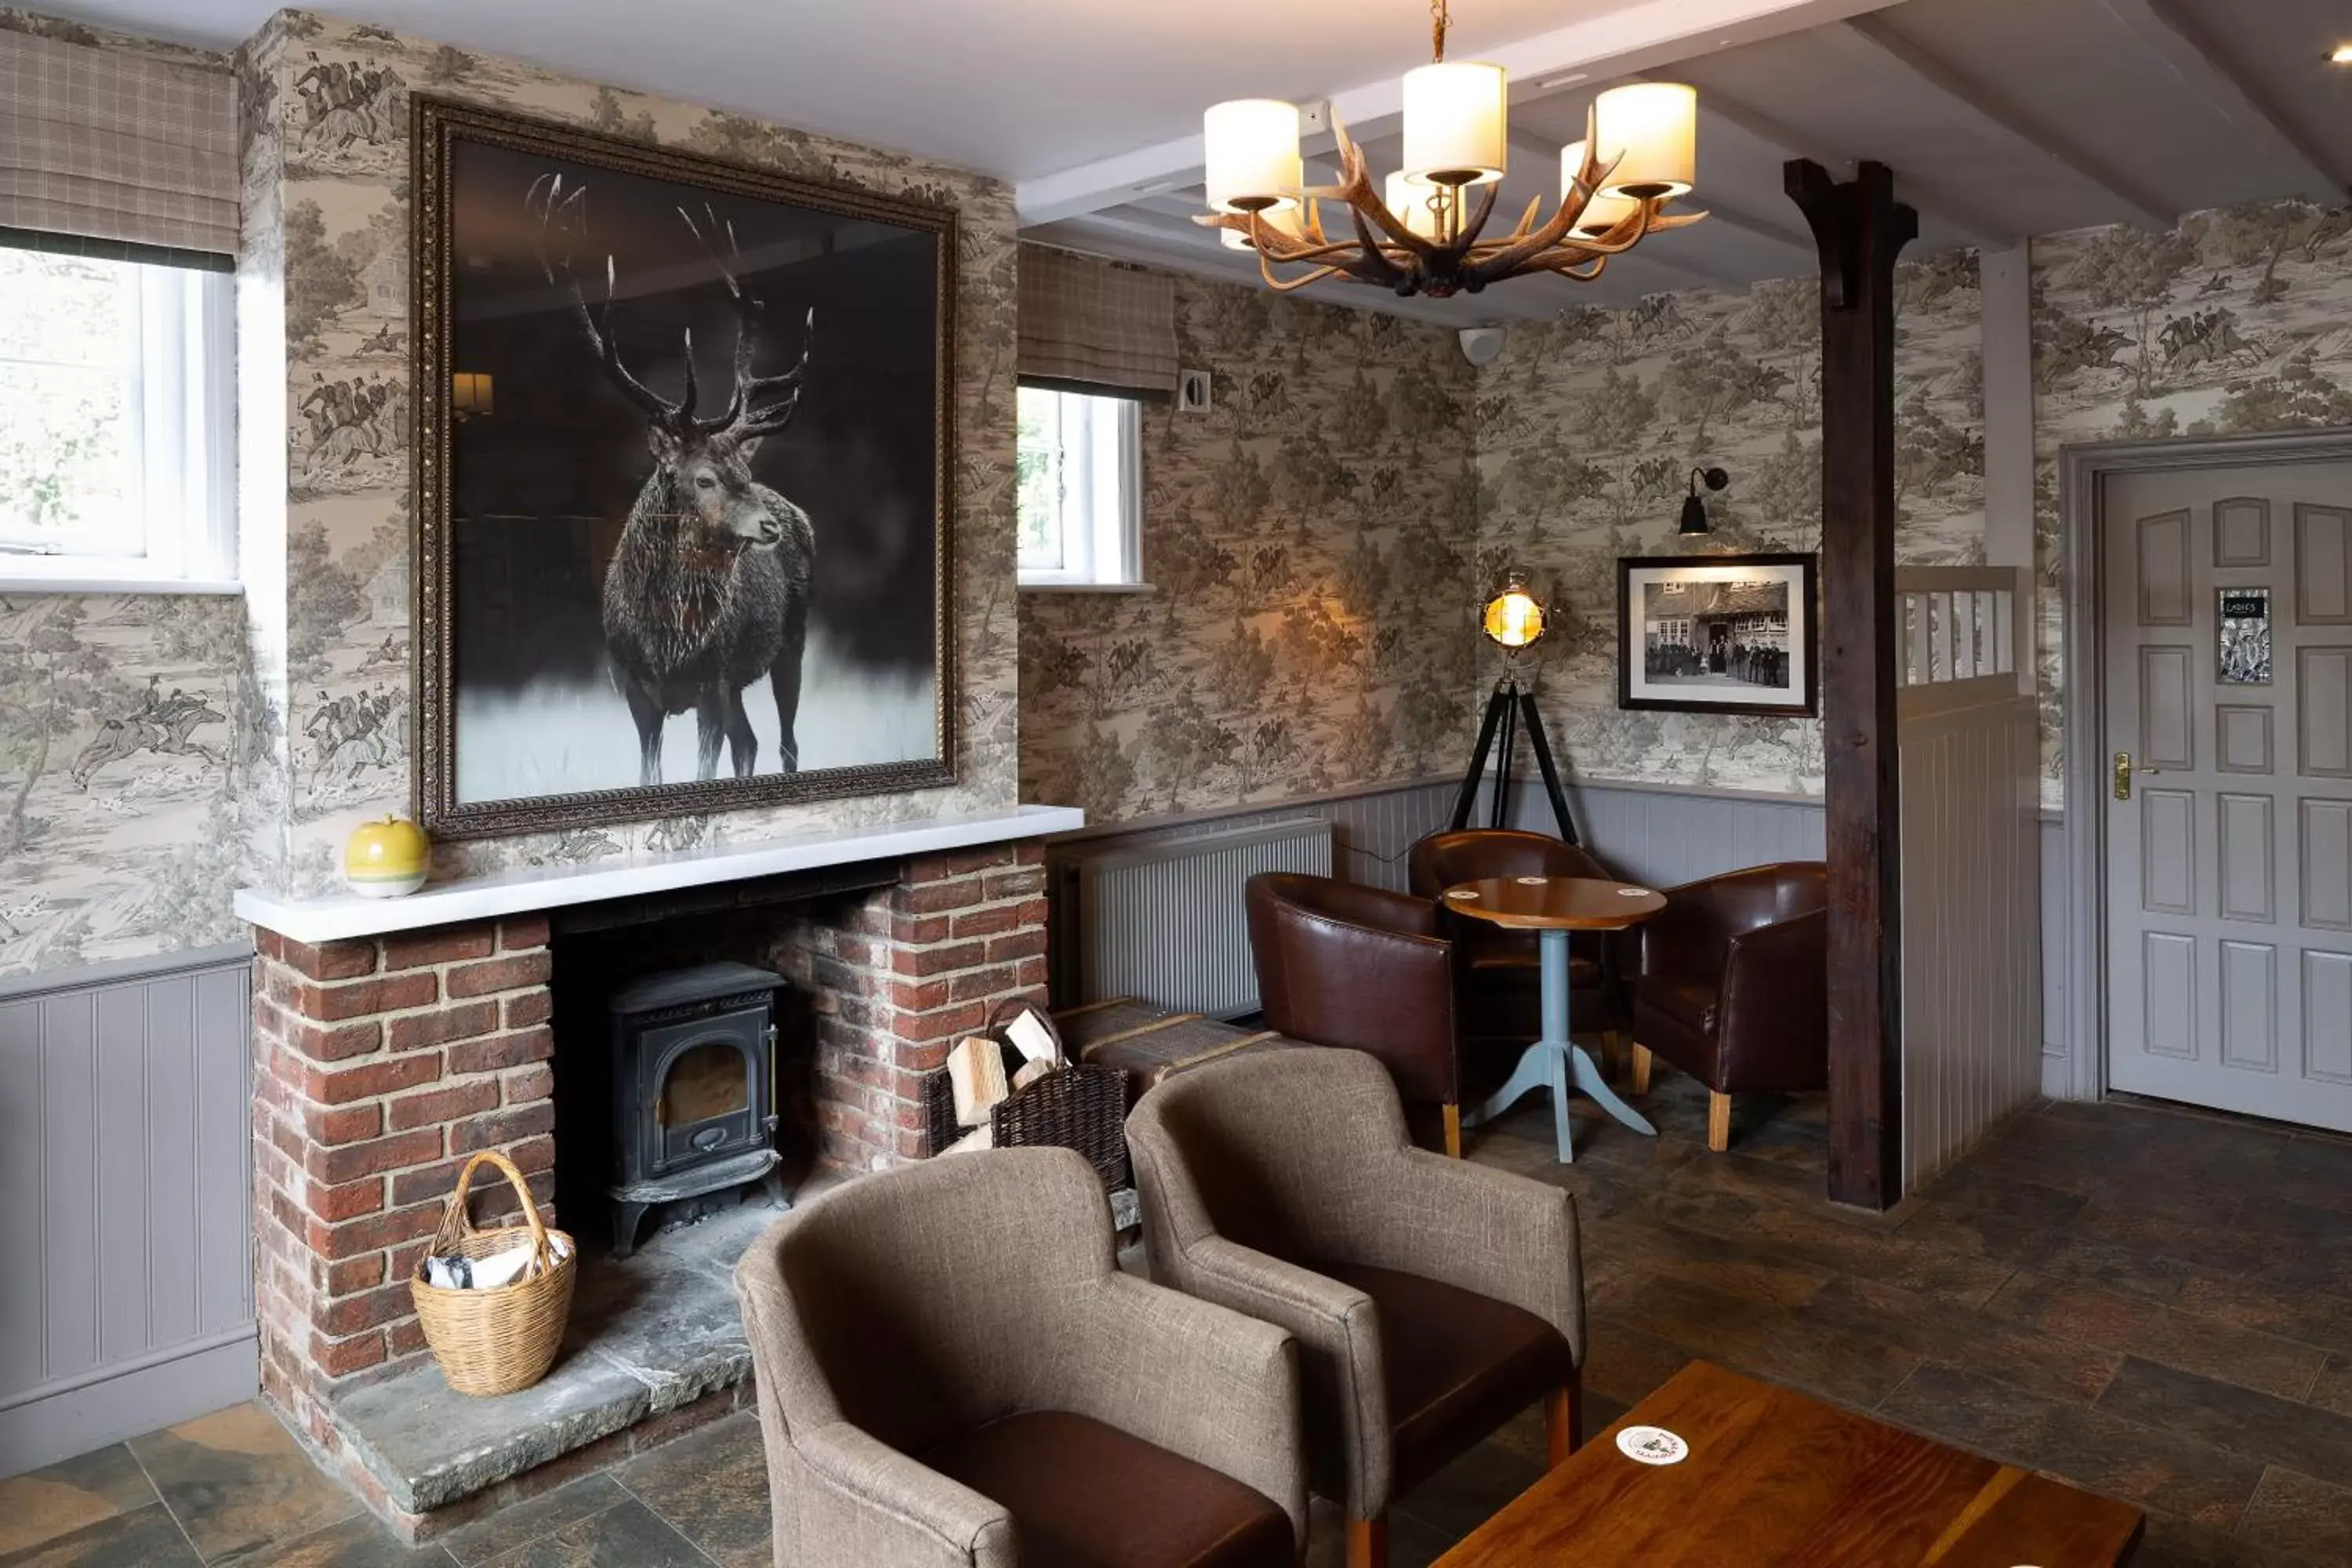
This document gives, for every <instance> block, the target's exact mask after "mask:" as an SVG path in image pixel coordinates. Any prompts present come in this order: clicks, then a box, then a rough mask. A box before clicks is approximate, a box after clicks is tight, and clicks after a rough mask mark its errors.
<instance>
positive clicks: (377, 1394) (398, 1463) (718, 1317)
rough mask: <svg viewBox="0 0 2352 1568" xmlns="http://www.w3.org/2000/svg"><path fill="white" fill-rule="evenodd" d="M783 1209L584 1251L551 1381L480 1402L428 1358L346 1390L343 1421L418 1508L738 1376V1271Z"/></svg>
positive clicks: (356, 1450)
mask: <svg viewBox="0 0 2352 1568" xmlns="http://www.w3.org/2000/svg"><path fill="white" fill-rule="evenodd" d="M802 1195H803V1196H806V1195H809V1194H808V1193H807V1192H806V1191H805V1190H804V1191H803V1194H802ZM775 1218H776V1211H775V1210H773V1209H771V1208H768V1207H767V1206H765V1205H762V1204H761V1203H758V1202H753V1203H751V1204H747V1205H744V1206H742V1207H740V1208H737V1209H730V1210H728V1211H726V1212H724V1213H721V1214H718V1215H711V1216H710V1217H709V1218H707V1219H705V1220H703V1221H702V1222H701V1223H699V1224H698V1225H693V1226H685V1227H682V1228H680V1229H677V1230H671V1231H666V1232H663V1233H662V1234H660V1235H658V1236H656V1237H651V1238H649V1239H648V1240H647V1241H646V1245H645V1246H643V1247H640V1248H639V1249H638V1251H637V1253H636V1255H635V1257H633V1258H627V1259H625V1260H624V1259H616V1258H610V1257H606V1256H604V1255H602V1254H599V1253H597V1252H594V1251H593V1250H592V1251H589V1252H587V1253H584V1254H583V1257H582V1258H581V1277H580V1283H579V1286H578V1289H576V1290H575V1291H574V1293H573V1296H572V1321H571V1325H570V1328H569V1329H568V1330H567V1331H566V1332H565V1335H564V1349H563V1354H562V1357H561V1358H560V1359H559V1360H558V1361H557V1362H556V1363H555V1367H554V1369H553V1370H552V1371H551V1372H550V1373H548V1375H547V1376H546V1378H545V1379H544V1380H542V1381H541V1382H540V1383H538V1384H534V1385H533V1386H531V1387H530V1388H527V1389H524V1390H523V1391H522V1392H520V1394H501V1395H499V1396H498V1397H496V1398H491V1399H477V1398H473V1397H471V1396H469V1395H467V1394H457V1393H453V1392H452V1391H451V1390H450V1388H449V1385H448V1384H446V1382H444V1381H443V1380H442V1376H441V1369H440V1368H439V1367H438V1366H436V1365H433V1364H431V1363H427V1364H426V1365H425V1367H423V1368H422V1369H421V1370H418V1371H416V1372H412V1373H405V1374H404V1375H402V1376H400V1377H396V1378H393V1379H391V1380H389V1381H387V1382H383V1383H377V1384H368V1385H367V1386H365V1387H362V1388H357V1389H353V1390H352V1391H351V1392H350V1393H348V1394H343V1395H341V1396H340V1397H338V1398H337V1399H336V1400H335V1401H334V1402H333V1405H332V1406H331V1413H332V1415H333V1419H334V1423H335V1427H336V1430H337V1431H338V1432H339V1433H340V1434H341V1437H342V1440H343V1442H344V1444H345V1446H346V1447H348V1448H349V1449H350V1450H351V1452H352V1455H353V1456H354V1457H355V1458H357V1459H358V1460H359V1462H360V1463H361V1464H362V1465H364V1466H365V1467H366V1468H367V1469H368V1471H369V1473H371V1474H372V1475H373V1476H374V1477H375V1479H377V1480H379V1481H380V1482H382V1483H383V1489H384V1491H385V1493H386V1494H387V1495H388V1496H389V1497H390V1498H391V1499H392V1500H393V1502H394V1504H395V1505H396V1506H397V1507H399V1508H400V1509H402V1510H404V1511H406V1512H409V1513H419V1514H421V1513H427V1512H430V1511H432V1510H435V1509H440V1508H446V1507H448V1506H449V1505H450V1504H451V1503H454V1502H457V1501H459V1500H462V1499H465V1498H467V1497H471V1496H472V1495H473V1494H475V1493H476V1492H478V1491H482V1490H484V1489H488V1488H489V1487H491V1486H494V1485H496V1484H497V1483H498V1482H499V1481H502V1480H505V1479H508V1478H509V1477H511V1476H518V1475H520V1474H522V1473H523V1472H525V1471H527V1470H531V1469H536V1468H539V1467H540V1466H541V1465H544V1464H546V1463H548V1462H549V1461H550V1460H552V1459H555V1458H561V1457H562V1455H565V1454H568V1453H570V1452H572V1450H573V1449H575V1448H581V1447H586V1446H587V1445H588V1444H590V1443H593V1442H594V1441H596V1440H597V1439H598V1438H600V1437H606V1436H611V1435H612V1434H614V1433H615V1432H621V1431H625V1430H627V1429H628V1428H629V1427H631V1426H635V1425H637V1424H638V1423H639V1422H641V1421H646V1420H648V1419H650V1418H652V1417H654V1416H656V1415H664V1414H667V1412H669V1411H672V1410H676V1409H677V1408H679V1407H680V1406H682V1405H688V1404H691V1403H692V1402H693V1401H694V1400H696V1399H698V1398H699V1397H701V1396H702V1395H704V1394H709V1393H711V1392H712V1391H713V1390H716V1389H722V1388H729V1387H732V1386H733V1385H735V1384H740V1383H742V1382H744V1381H745V1380H747V1379H748V1378H750V1377H751V1346H750V1345H749V1344H748V1343H747V1342H745V1340H744V1337H743V1320H742V1314H741V1311H740V1309H739V1308H738V1307H737V1306H736V1302H735V1289H734V1282H733V1279H732V1278H731V1271H732V1270H733V1268H734V1267H735V1262H736V1259H738V1258H740V1257H741V1256H742V1255H743V1251H744V1249H745V1248H746V1247H750V1246H751V1242H752V1240H753V1238H754V1237H757V1236H758V1235H759V1234H760V1233H761V1231H762V1230H764V1229H766V1228H767V1227H768V1226H769V1225H770V1224H771V1223H772V1222H773V1221H774V1220H775Z"/></svg>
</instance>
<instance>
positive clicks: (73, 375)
mask: <svg viewBox="0 0 2352 1568" xmlns="http://www.w3.org/2000/svg"><path fill="white" fill-rule="evenodd" d="M0 300H6V301H7V302H8V303H7V308H6V309H5V310H0V581H5V582H6V583H9V584H14V585H16V586H19V587H25V586H33V587H39V586H51V585H54V586H58V587H68V586H85V585H88V586H100V587H119V586H141V585H146V584H155V585H157V586H166V585H202V586H206V587H217V586H223V585H226V580H228V579H230V578H232V577H234V576H235V569H234V564H233V563H234V561H235V548H234V530H235V515H236V514H235V510H234V504H233V503H234V493H233V485H234V480H235V472H236V470H235V466H234V457H235V454H234V448H233V441H234V424H233V420H232V417H231V414H232V409H233V406H234V403H233V398H234V388H233V386H232V384H231V383H230V374H231V361H230V343H231V342H232V339H231V335H230V334H231V332H232V331H233V330H234V322H233V320H232V317H231V309H232V305H231V282H230V279H229V277H228V275H227V274H226V273H225V272H216V271H208V270H204V269H200V268H187V267H173V266H166V265H162V264H159V263H152V262H142V261H130V260H120V259H114V258H105V257H97V256H88V255H72V254H63V253H58V252H53V251H48V250H27V249H18V248H15V247H0Z"/></svg>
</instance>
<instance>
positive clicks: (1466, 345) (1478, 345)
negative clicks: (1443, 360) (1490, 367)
mask: <svg viewBox="0 0 2352 1568" xmlns="http://www.w3.org/2000/svg"><path fill="white" fill-rule="evenodd" d="M1461 337H1462V357H1463V358H1464V359H1466V360H1468V361H1469V362H1470V363H1472V364H1491V363H1494V360H1495V356H1496V355H1497V354H1499V353H1502V352H1503V342H1504V332H1503V329H1502V328H1500V327H1465V328H1463V329H1462V332H1461Z"/></svg>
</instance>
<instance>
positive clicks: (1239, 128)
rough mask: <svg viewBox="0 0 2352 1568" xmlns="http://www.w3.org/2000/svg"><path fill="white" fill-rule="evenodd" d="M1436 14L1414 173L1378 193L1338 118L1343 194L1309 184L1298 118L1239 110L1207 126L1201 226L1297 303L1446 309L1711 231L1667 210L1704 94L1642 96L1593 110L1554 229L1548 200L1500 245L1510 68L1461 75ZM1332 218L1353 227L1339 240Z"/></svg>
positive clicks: (1617, 93)
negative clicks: (1696, 229) (1378, 302)
mask: <svg viewBox="0 0 2352 1568" xmlns="http://www.w3.org/2000/svg"><path fill="white" fill-rule="evenodd" d="M1430 14H1431V17H1432V24H1433V25H1432V27H1431V34H1432V41H1433V46H1434V47H1433V52H1434V54H1435V57H1436V58H1434V59H1433V61H1432V62H1431V63H1430V64H1428V65H1425V66H1422V67H1419V68H1415V69H1413V70H1410V71H1407V72H1406V73H1405V76H1404V81H1403V93H1402V98H1403V105H1404V126H1403V153H1402V167H1401V168H1399V169H1397V170H1395V171H1394V172H1393V173H1391V174H1387V175H1386V176H1385V177H1383V178H1381V179H1380V180H1378V181H1376V180H1375V179H1374V177H1373V175H1372V173H1371V170H1370V166H1369V164H1368V163H1367V162H1366V159H1365V156H1364V151H1363V149H1362V147H1361V146H1360V145H1359V144H1358V143H1357V142H1355V141H1354V140H1353V139H1352V138H1350V137H1349V134H1348V130H1347V127H1346V126H1344V125H1342V124H1341V123H1340V122H1339V116H1338V115H1337V114H1336V113H1334V114H1333V115H1332V116H1331V133H1332V137H1333V139H1334V141H1335V142H1337V150H1338V154H1339V180H1338V182H1337V183H1336V184H1307V176H1306V163H1305V160H1304V157H1303V156H1302V153H1301V151H1300V147H1299V112H1298V108H1297V105H1296V104H1292V103H1288V102H1285V101H1284V100H1280V99H1270V98H1244V99H1236V100H1233V101H1231V102H1227V103H1220V104H1218V105H1216V106H1215V107H1213V108H1212V109H1211V110H1209V111H1208V112H1207V113H1206V114H1205V115H1204V116H1203V117H1202V142H1203V144H1204V152H1205V158H1206V164H1207V180H1206V196H1207V205H1208V207H1209V209H1210V210H1209V211H1207V212H1206V213H1203V214H1202V215H1200V216H1197V217H1195V218H1194V219H1193V221H1194V222H1195V223H1199V224H1202V225H1204V226H1208V227H1212V228H1215V229H1218V230H1220V231H1221V232H1220V234H1219V236H1218V238H1219V239H1220V240H1221V241H1222V242H1223V244H1224V245H1225V246H1226V247H1228V248H1231V249H1234V250H1254V251H1255V252H1256V253H1257V256H1258V269H1259V271H1260V273H1261V274H1262V275H1263V276H1264V277H1265V280H1266V282H1267V283H1268V284H1269V285H1270V286H1271V287H1273V288H1275V289H1279V290H1281V291H1283V292H1289V291H1290V290H1292V289H1303V288H1305V287H1307V285H1309V284H1311V283H1317V282H1319V281H1321V280H1323V279H1327V278H1347V279H1354V280H1355V281H1357V282H1360V283H1367V284H1371V285H1374V286H1377V287H1381V288H1385V289H1392V290H1394V291H1395V292H1396V293H1398V294H1407V295H1410V294H1423V295H1427V296H1430V297H1432V298H1435V299H1444V298H1446V297H1448V296H1451V295H1454V294H1464V293H1467V294H1475V293H1477V292H1478V291H1480V290H1481V289H1485V288H1486V286H1487V285H1488V284H1490V283H1496V282H1500V281H1501V280H1503V279H1507V278H1518V277H1524V276H1527V275H1529V274H1533V273H1547V272H1548V273H1552V274H1556V275H1558V276H1561V277H1566V278H1572V279H1577V280H1579V281H1590V280H1591V279H1595V278H1598V277H1599V276H1600V275H1601V270H1602V269H1603V268H1605V267H1607V265H1608V263H1609V258H1611V257H1612V256H1620V255H1622V254H1623V253H1624V252H1626V251H1628V250H1631V249H1633V247H1635V246H1637V245H1639V244H1641V243H1642V241H1643V240H1644V239H1646V238H1648V237H1650V236H1652V235H1654V234H1662V233H1664V232H1665V231H1667V230H1669V229H1675V228H1683V227H1686V226H1689V225H1691V224H1694V223H1697V222H1699V221H1700V220H1701V219H1702V218H1704V217H1706V214H1705V213H1703V212H1677V213H1669V212H1667V211H1666V210H1665V208H1666V206H1667V205H1668V204H1669V203H1671V202H1673V201H1675V199H1677V198H1679V197H1682V196H1685V195H1689V194H1690V192H1691V190H1692V188H1693V186H1694V185H1695V184H1696V178H1697V163H1698V156H1697V154H1698V142H1697V131H1696V126H1697V116H1698V95H1697V94H1696V92H1695V91H1693V90H1692V89H1690V88H1688V87H1685V86H1683V85H1681V84H1680V83H1676V82H1658V81H1642V82H1632V83H1628V84H1626V85H1624V86H1622V87H1614V88H1611V89H1609V90H1608V91H1606V92H1603V93H1601V95H1600V96H1599V97H1598V98H1596V99H1595V100H1593V102H1592V106H1591V109H1590V110H1588V111H1587V113H1586V116H1585V135H1584V140H1583V141H1581V142H1574V143H1571V144H1570V146H1568V147H1566V148H1564V149H1562V151H1561V153H1560V158H1559V205H1558V206H1557V207H1556V208H1555V209H1554V210H1553V212H1552V214H1551V216H1549V218H1547V219H1545V220H1544V221H1542V222H1540V223H1538V221H1537V220H1538V214H1539V213H1540V212H1541V211H1542V208H1543V205H1544V204H1543V198H1542V197H1540V196H1538V198H1537V199H1536V200H1534V201H1532V202H1530V203H1528V206H1527V209H1526V211H1525V212H1524V213H1522V214H1521V215H1520V216H1519V219H1518V222H1517V224H1516V225H1514V226H1512V227H1511V228H1510V229H1509V230H1508V232H1506V233H1497V234H1495V235H1492V236H1490V235H1489V234H1488V233H1487V227H1488V223H1489V220H1490V219H1491V218H1492V217H1493V216H1494V209H1495V204H1496V194H1497V191H1498V189H1499V186H1500V184H1501V182H1502V180H1503V178H1504V176H1505V175H1506V174H1508V173H1509V172H1510V152H1511V138H1510V103H1509V98H1510V92H1509V88H1510V83H1509V80H1508V79H1507V76H1506V74H1505V72H1504V70H1503V68H1501V67H1500V66H1495V65H1487V64H1484V63H1481V62H1478V61H1465V60H1448V59H1447V58H1445V35H1446V32H1447V29H1448V28H1449V27H1450V26H1451V25H1452V21H1451V17H1450V16H1449V13H1448V0H1433V3H1432V5H1431V6H1430ZM1327 203H1328V204H1332V205H1336V206H1337V207H1338V208H1339V210H1340V212H1341V213H1344V215H1345V216H1344V219H1343V220H1341V221H1343V222H1344V225H1345V226H1344V227H1339V226H1338V224H1335V225H1334V226H1333V227H1332V228H1327V227H1326V226H1325V222H1324V207H1325V204H1327ZM1335 216H1337V215H1335Z"/></svg>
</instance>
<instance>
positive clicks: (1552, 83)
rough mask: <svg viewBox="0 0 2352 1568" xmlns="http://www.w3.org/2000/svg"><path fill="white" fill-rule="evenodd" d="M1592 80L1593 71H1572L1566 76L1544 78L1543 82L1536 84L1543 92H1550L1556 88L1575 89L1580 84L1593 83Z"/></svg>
mask: <svg viewBox="0 0 2352 1568" xmlns="http://www.w3.org/2000/svg"><path fill="white" fill-rule="evenodd" d="M1591 79H1592V73H1591V71H1570V72H1569V73H1568V74H1567V75H1565V76H1548V77H1546V78H1544V79H1543V80H1541V81H1539V82H1538V83H1536V86H1537V87H1538V88H1539V89H1542V90H1543V91H1546V92H1549V91H1550V90H1551V89H1554V88H1556V87H1574V86H1575V85H1576V84H1577V83H1578V82H1580V81H1591Z"/></svg>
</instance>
